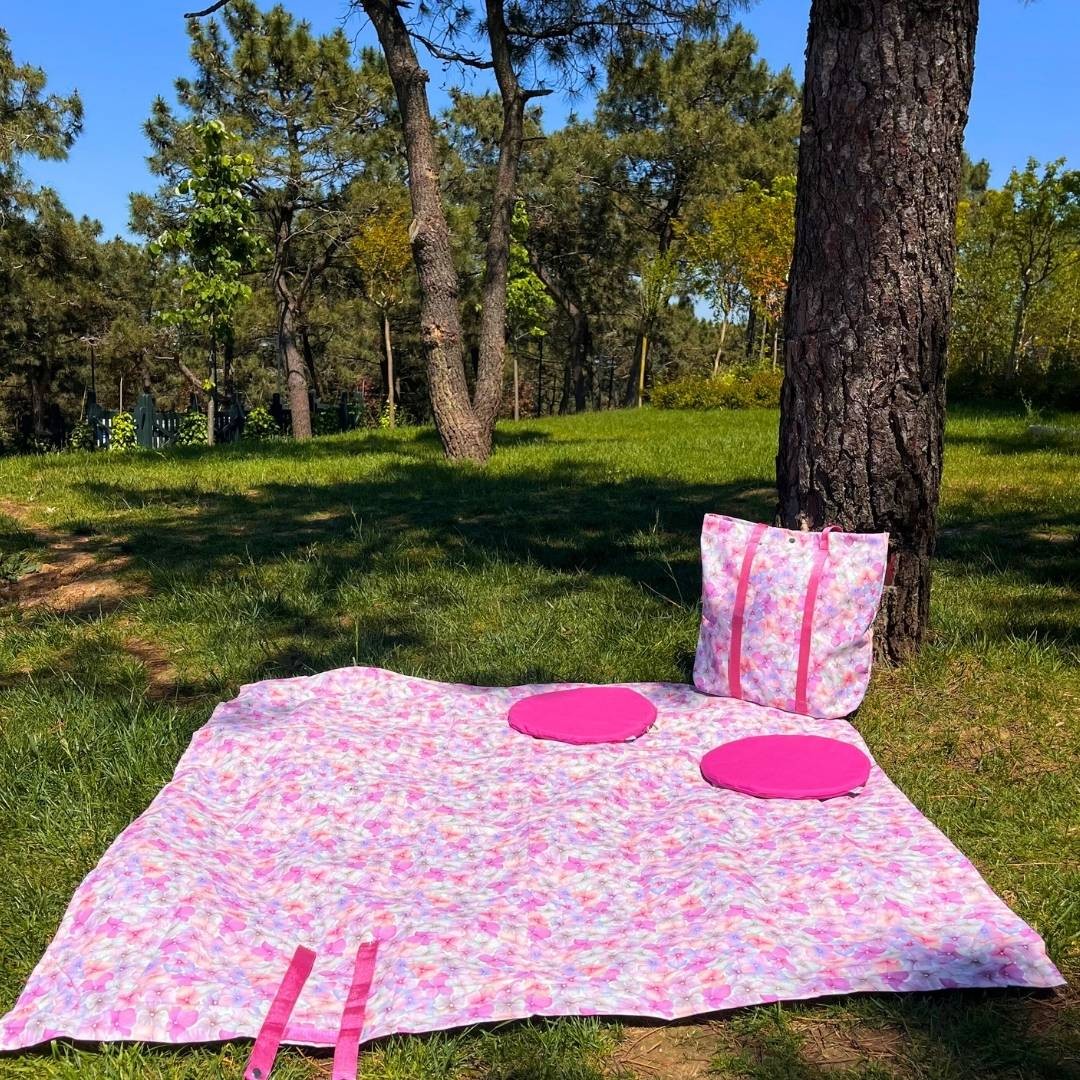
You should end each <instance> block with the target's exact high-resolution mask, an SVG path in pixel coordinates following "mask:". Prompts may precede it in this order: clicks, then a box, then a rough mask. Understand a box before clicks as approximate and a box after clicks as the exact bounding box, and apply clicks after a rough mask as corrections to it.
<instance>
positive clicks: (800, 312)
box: [777, 0, 978, 660]
mask: <svg viewBox="0 0 1080 1080" xmlns="http://www.w3.org/2000/svg"><path fill="white" fill-rule="evenodd" d="M977 22H978V0H948V2H935V3H931V2H929V0H863V2H862V3H859V4H857V5H856V4H853V3H850V2H847V0H813V3H812V6H811V10H810V32H809V39H808V44H807V53H806V79H805V82H804V98H803V117H802V134H801V136H800V139H799V170H798V178H799V179H798V183H799V198H798V205H797V208H796V222H795V249H794V251H795V254H794V260H793V263H792V268H791V277H790V288H789V289H788V298H787V309H786V312H785V316H786V317H785V379H784V387H783V392H782V395H781V407H780V449H779V454H778V457H777V482H778V487H779V495H780V514H779V516H780V519H781V522H782V524H784V525H786V526H788V527H789V528H818V527H821V526H823V525H826V524H830V523H836V524H839V525H842V526H844V527H846V528H849V529H855V530H862V531H887V532H888V533H889V535H890V541H891V554H892V562H893V570H894V574H893V578H892V586H891V588H890V589H888V590H887V593H886V596H885V600H884V603H883V606H882V615H881V630H880V632H879V634H878V635H877V642H878V645H879V648H880V649H881V650H882V651H883V652H884V654H885V655H886V656H888V657H890V658H891V659H895V660H900V659H904V658H906V657H908V656H910V655H911V654H912V653H913V652H914V650H915V649H916V648H917V647H918V646H919V644H920V643H921V642H922V640H923V638H924V636H925V633H926V624H927V618H928V615H929V608H930V561H931V557H932V555H933V552H934V545H935V536H936V518H937V507H938V492H939V487H940V481H941V449H942V435H943V430H944V414H945V357H946V350H947V347H948V340H949V324H950V304H951V297H952V288H953V278H954V257H955V237H954V230H955V225H956V207H957V198H958V195H959V193H960V185H961V158H962V152H963V132H964V124H965V123H966V121H967V106H968V100H969V98H970V95H971V78H972V71H973V58H974V51H975V28H976V24H977ZM871 239H872V243H870V242H869V241H870V240H871Z"/></svg>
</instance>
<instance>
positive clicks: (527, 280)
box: [506, 203, 555, 420]
mask: <svg viewBox="0 0 1080 1080" xmlns="http://www.w3.org/2000/svg"><path fill="white" fill-rule="evenodd" d="M528 235H529V214H528V211H527V210H526V209H525V205H524V203H518V204H517V206H515V207H514V217H513V220H512V221H511V234H510V268H509V271H508V273H507V282H506V321H507V328H508V331H509V334H510V341H511V347H510V353H511V360H512V362H513V368H514V419H515V420H519V419H520V418H521V374H520V371H519V369H518V353H517V349H516V348H515V347H514V345H515V343H516V342H517V341H519V340H521V339H523V338H541V337H544V335H545V334H546V333H547V330H546V328H545V327H546V325H547V321H548V317H549V316H550V315H551V311H552V309H553V308H554V307H555V303H554V301H553V300H552V299H551V297H550V295H548V291H547V289H546V288H545V286H544V283H543V282H542V281H541V280H540V278H539V277H537V275H536V272H535V271H534V270H533V268H532V263H531V260H530V258H529V249H528V248H527V247H526V245H525V241H526V239H527V238H528Z"/></svg>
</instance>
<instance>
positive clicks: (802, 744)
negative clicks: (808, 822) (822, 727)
mask: <svg viewBox="0 0 1080 1080" xmlns="http://www.w3.org/2000/svg"><path fill="white" fill-rule="evenodd" d="M701 775H702V776H704V777H705V779H706V780H708V781H709V783H710V784H715V785H716V786H717V787H723V788H730V789H731V790H732V791H740V792H742V793H743V794H744V795H755V796H757V798H759V799H831V798H833V796H835V795H847V794H849V793H850V792H852V791H854V790H855V789H856V788H860V787H862V786H863V785H864V784H865V783H866V781H867V778H868V777H869V776H870V759H869V758H868V757H867V756H866V755H865V754H864V753H863V752H862V751H861V750H860V749H859V748H858V747H857V746H852V745H851V744H850V743H846V742H840V741H839V740H838V739H826V738H822V736H820V735H753V736H751V737H750V738H748V739H736V740H735V741H734V742H729V743H724V745H723V746H718V747H717V748H716V749H715V750H710V751H709V752H708V753H707V754H706V755H705V756H704V757H703V758H702V759H701Z"/></svg>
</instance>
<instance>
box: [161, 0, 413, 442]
mask: <svg viewBox="0 0 1080 1080" xmlns="http://www.w3.org/2000/svg"><path fill="white" fill-rule="evenodd" d="M219 6H220V5H219ZM221 18H222V21H221V22H220V23H219V22H218V21H217V19H211V20H210V21H208V22H207V23H205V24H203V23H201V22H199V21H198V20H197V19H191V20H190V21H189V35H190V37H191V56H192V60H193V61H194V64H195V67H196V72H197V75H196V78H194V79H186V78H182V79H178V80H177V82H176V93H177V98H178V100H179V102H180V105H181V107H182V109H183V110H184V112H185V113H186V114H188V115H189V116H190V117H192V118H194V119H196V120H200V121H201V120H206V119H209V118H211V117H216V118H219V119H220V120H222V122H224V123H225V124H226V125H227V126H228V127H229V129H230V130H231V131H234V132H235V133H236V134H237V135H238V136H239V137H240V138H241V139H242V141H243V144H244V148H245V152H246V153H248V154H250V155H251V157H252V160H253V163H254V164H253V170H252V175H251V177H250V179H249V180H248V181H247V185H246V186H247V188H248V190H249V192H250V193H251V195H252V198H253V200H254V202H255V204H256V206H257V209H258V211H259V216H260V221H261V223H262V229H263V232H264V234H265V235H266V237H267V247H268V250H269V251H270V253H271V264H270V267H269V280H270V286H271V289H272V291H273V294H274V299H275V304H276V306H277V323H278V326H277V334H278V338H279V351H280V354H281V357H282V360H283V363H284V367H285V372H286V380H287V386H288V396H289V407H290V410H291V412H292V426H293V435H294V436H295V437H297V438H307V437H308V436H310V435H311V417H310V412H309V408H308V371H307V368H308V363H307V359H306V358H305V347H304V343H305V332H306V316H307V311H308V307H309V305H310V303H311V301H312V298H313V291H314V289H315V286H316V284H317V283H318V281H319V280H320V278H321V277H322V276H323V274H324V273H325V272H326V271H327V269H328V268H329V267H330V265H331V263H332V262H333V260H334V259H335V257H337V256H338V254H339V253H340V252H341V250H342V248H343V247H344V245H346V244H347V242H348V240H349V238H350V237H351V236H352V235H353V234H354V231H355V225H356V217H355V214H354V212H353V211H355V208H356V204H355V203H354V204H353V205H352V210H350V204H349V188H350V185H351V184H352V183H353V182H354V181H355V180H357V179H358V178H360V177H361V176H363V177H365V178H366V179H371V178H372V174H373V173H378V172H380V171H381V172H382V173H385V174H386V178H387V179H390V178H393V177H396V178H397V179H398V180H399V182H400V179H401V176H400V173H401V164H400V163H401V157H400V154H399V153H397V152H395V151H396V143H395V140H396V135H394V134H393V133H392V132H391V129H390V128H389V127H388V125H387V119H388V118H389V117H390V116H391V115H392V112H393V103H392V97H391V89H390V84H389V82H388V79H387V76H386V71H385V66H384V65H383V63H382V61H381V60H380V59H379V58H378V56H377V54H375V53H374V52H372V51H370V50H367V51H365V52H364V53H362V55H361V58H360V63H359V65H358V66H357V65H354V64H353V63H352V60H351V52H352V49H351V45H350V42H349V40H348V38H347V37H346V36H345V34H344V32H343V31H341V30H336V31H334V32H333V33H331V34H326V35H323V36H316V35H314V34H313V33H312V32H311V27H310V25H309V24H308V23H307V22H303V21H300V22H297V21H296V20H294V18H293V16H292V15H290V14H289V13H288V12H287V11H286V10H285V9H284V8H283V7H281V6H280V5H278V6H276V7H274V8H272V9H271V10H269V11H266V12H263V11H260V10H259V9H258V8H257V7H256V5H255V4H254V3H253V2H252V0H232V2H231V3H229V4H228V5H226V6H224V7H223V10H222V16H221ZM147 133H148V135H149V137H150V139H151V142H152V143H153V145H154V149H155V154H154V157H153V159H152V166H153V167H154V168H155V169H156V171H158V172H159V173H161V174H162V175H164V176H166V177H172V176H174V175H177V174H182V173H183V171H184V169H185V168H186V167H187V165H188V163H189V161H190V155H191V149H192V148H191V144H190V141H189V140H187V139H185V138H184V137H183V128H182V126H181V125H180V123H179V122H178V121H177V119H176V118H175V117H174V116H173V114H172V112H171V110H170V109H169V107H168V106H167V105H166V104H165V102H164V101H163V100H161V99H158V100H157V101H156V102H155V103H154V107H153V112H152V115H151V118H150V121H149V122H148V124H147Z"/></svg>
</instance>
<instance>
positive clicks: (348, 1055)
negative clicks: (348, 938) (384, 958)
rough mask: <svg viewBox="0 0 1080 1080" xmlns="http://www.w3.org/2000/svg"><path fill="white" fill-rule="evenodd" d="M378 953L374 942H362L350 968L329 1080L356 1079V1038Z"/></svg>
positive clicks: (361, 1029)
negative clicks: (331, 1074) (349, 981)
mask: <svg viewBox="0 0 1080 1080" xmlns="http://www.w3.org/2000/svg"><path fill="white" fill-rule="evenodd" d="M378 951H379V943H378V942H377V941H366V942H364V944H363V945H361V946H360V948H359V949H357V950H356V966H355V967H354V968H353V977H352V985H351V986H350V987H349V996H348V998H346V1000H345V1011H344V1012H343V1013H342V1014H341V1028H340V1030H339V1031H338V1039H337V1046H335V1047H334V1072H333V1077H332V1080H356V1065H357V1061H358V1060H359V1057H360V1036H361V1035H362V1034H363V1032H364V1014H365V1013H366V1012H367V1000H368V995H369V994H370V993H371V980H372V977H373V976H374V974H375V954H376V953H377V952H378Z"/></svg>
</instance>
